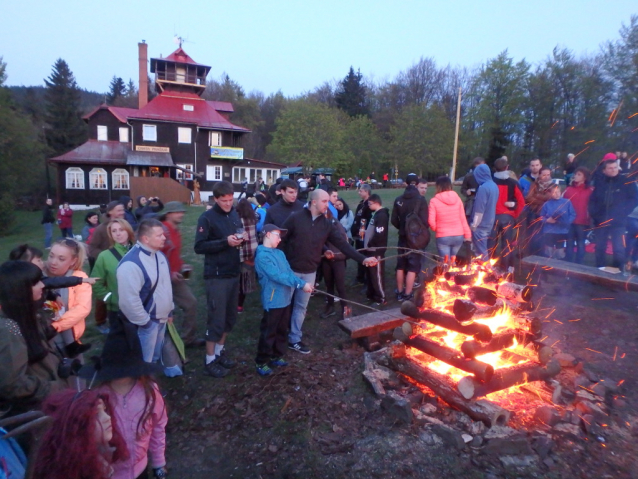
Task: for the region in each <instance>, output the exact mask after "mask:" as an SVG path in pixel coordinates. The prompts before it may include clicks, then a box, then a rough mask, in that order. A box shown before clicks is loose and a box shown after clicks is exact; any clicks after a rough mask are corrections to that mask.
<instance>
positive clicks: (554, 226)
mask: <svg viewBox="0 0 638 479" xmlns="http://www.w3.org/2000/svg"><path fill="white" fill-rule="evenodd" d="M549 191H550V193H551V195H552V196H551V199H549V200H547V201H546V202H545V204H544V205H543V207H542V208H541V212H540V219H541V221H542V222H543V229H542V230H541V231H542V234H543V239H544V243H545V254H546V256H547V257H549V258H551V257H552V256H553V255H554V248H555V246H556V243H558V242H559V241H565V240H566V239H567V234H568V233H569V227H570V225H571V224H572V223H573V222H574V220H575V219H576V210H574V206H573V205H572V202H571V201H569V200H568V199H566V198H561V191H560V186H558V185H553V186H551V187H550V188H549ZM557 257H558V259H562V258H564V257H565V254H564V251H559V252H558V254H557Z"/></svg>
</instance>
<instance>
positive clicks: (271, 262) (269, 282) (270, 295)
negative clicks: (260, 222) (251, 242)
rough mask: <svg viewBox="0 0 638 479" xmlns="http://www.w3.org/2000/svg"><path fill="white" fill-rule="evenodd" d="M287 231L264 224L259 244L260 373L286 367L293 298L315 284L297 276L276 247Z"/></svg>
mask: <svg viewBox="0 0 638 479" xmlns="http://www.w3.org/2000/svg"><path fill="white" fill-rule="evenodd" d="M286 232H287V230H285V229H282V228H279V227H278V226H276V225H274V224H267V225H265V226H264V228H263V230H262V233H263V244H261V245H259V246H258V247H257V254H256V257H255V271H256V272H257V277H258V278H259V284H261V303H262V305H263V307H264V315H263V317H262V318H261V325H260V327H259V329H260V333H261V334H260V336H259V344H258V346H257V357H256V358H255V367H256V369H257V374H259V375H260V376H269V375H270V374H272V372H273V371H272V368H273V367H283V366H287V365H288V363H287V362H286V361H285V360H284V359H283V356H284V354H285V352H286V349H287V348H288V324H289V323H290V301H291V300H292V293H293V292H294V290H295V289H303V291H305V292H306V293H311V292H312V285H311V284H310V283H306V282H305V281H303V280H302V279H300V278H298V277H297V276H296V275H295V273H293V271H292V269H290V265H289V264H288V261H287V260H286V256H285V255H284V253H283V251H281V250H279V249H277V246H278V245H279V243H280V241H281V237H282V236H284V235H285V234H286Z"/></svg>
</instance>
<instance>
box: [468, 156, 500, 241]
mask: <svg viewBox="0 0 638 479" xmlns="http://www.w3.org/2000/svg"><path fill="white" fill-rule="evenodd" d="M474 178H476V181H477V182H478V184H479V189H478V191H477V192H476V200H474V209H473V211H472V226H473V227H475V228H477V229H482V230H484V229H490V230H491V229H492V227H493V226H494V220H495V219H496V203H497V202H498V186H496V183H494V181H492V174H491V173H490V167H489V166H487V165H478V166H477V167H476V169H475V170H474Z"/></svg>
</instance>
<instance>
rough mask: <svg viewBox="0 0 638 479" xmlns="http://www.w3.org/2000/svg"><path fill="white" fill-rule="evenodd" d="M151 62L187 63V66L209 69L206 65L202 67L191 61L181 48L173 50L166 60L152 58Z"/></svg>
mask: <svg viewBox="0 0 638 479" xmlns="http://www.w3.org/2000/svg"><path fill="white" fill-rule="evenodd" d="M153 60H166V61H169V62H176V63H187V64H188V65H198V66H202V67H206V68H210V67H209V66H208V65H203V64H201V63H197V62H196V61H195V60H193V59H192V58H191V57H190V56H189V55H188V53H186V52H185V51H184V50H182V47H179V48H178V49H177V50H175V51H174V52H173V53H171V54H170V55H169V56H167V57H166V58H153Z"/></svg>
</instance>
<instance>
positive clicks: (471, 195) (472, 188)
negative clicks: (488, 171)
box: [461, 156, 485, 224]
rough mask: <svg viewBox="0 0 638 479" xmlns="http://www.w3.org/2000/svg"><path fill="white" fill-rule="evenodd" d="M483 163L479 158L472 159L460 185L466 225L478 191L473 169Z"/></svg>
mask: <svg viewBox="0 0 638 479" xmlns="http://www.w3.org/2000/svg"><path fill="white" fill-rule="evenodd" d="M483 163H485V160H484V159H483V158H481V157H480V156H477V157H476V158H474V160H473V161H472V169H471V170H470V171H468V172H467V174H466V175H465V177H464V178H463V184H462V185H461V194H462V195H463V196H465V216H466V217H467V222H468V224H469V223H471V216H472V208H473V207H474V199H475V198H476V190H478V187H479V184H478V181H476V178H474V169H475V168H476V167H477V166H478V165H482V164H483Z"/></svg>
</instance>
